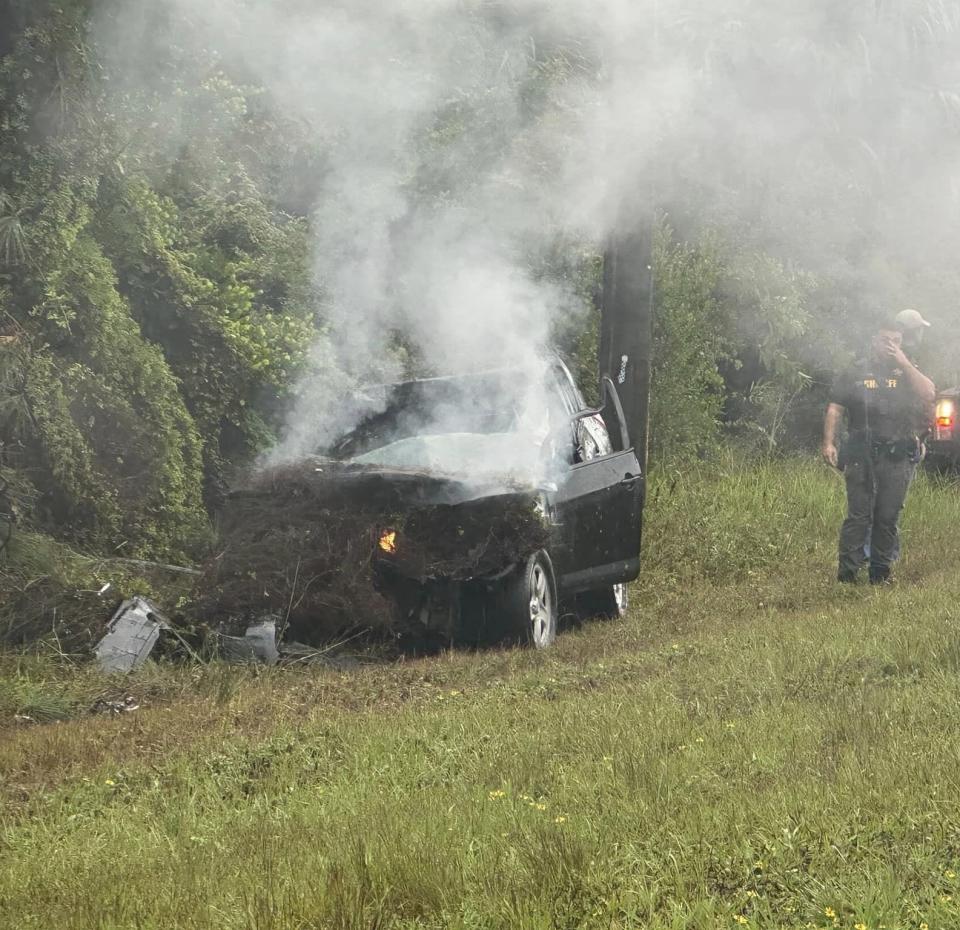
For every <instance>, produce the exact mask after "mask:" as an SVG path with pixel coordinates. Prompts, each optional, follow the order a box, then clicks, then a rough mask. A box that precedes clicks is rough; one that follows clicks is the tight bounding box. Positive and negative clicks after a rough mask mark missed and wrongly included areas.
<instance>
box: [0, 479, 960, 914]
mask: <svg viewBox="0 0 960 930" xmlns="http://www.w3.org/2000/svg"><path fill="white" fill-rule="evenodd" d="M841 491H842V489H841V485H840V482H839V480H838V479H837V478H836V477H835V476H833V475H831V474H829V473H827V472H826V471H825V470H822V469H820V468H818V467H816V466H814V465H812V464H811V465H807V464H791V465H771V466H765V467H756V468H738V467H733V466H730V467H727V468H715V469H712V470H710V471H709V472H707V471H705V472H704V473H702V474H691V473H684V474H680V473H677V474H675V475H673V474H663V475H660V476H659V479H658V481H657V482H656V485H655V488H654V489H653V490H652V492H651V499H650V502H649V511H648V527H647V554H646V569H645V576H644V579H643V580H642V581H641V582H640V583H639V584H638V585H637V586H636V587H635V590H634V591H633V599H634V606H633V608H632V610H631V614H630V616H629V619H628V620H627V621H626V622H619V623H609V622H608V623H593V624H588V625H586V626H585V627H583V628H581V629H578V630H570V631H569V632H567V633H566V634H564V635H563V636H562V637H561V638H560V640H559V642H558V644H557V646H556V648H554V649H553V650H551V651H550V652H549V653H547V654H534V653H531V652H523V651H516V650H510V651H494V652H486V653H482V654H474V655H471V654H465V653H461V654H450V655H445V656H442V657H440V658H437V659H431V660H417V661H408V662H403V663H392V664H389V665H385V666H384V665H380V666H372V667H363V668H359V669H357V670H355V671H350V672H335V671H331V670H308V669H300V670H283V671H269V672H260V673H257V672H255V671H249V670H243V669H237V668H230V667H224V666H216V665H213V666H208V667H202V668H187V667H180V668H173V667H166V668H165V667H162V666H149V667H146V668H144V669H143V670H142V671H140V672H138V673H137V674H136V675H135V676H134V677H132V678H131V679H130V680H129V681H109V680H105V679H103V678H100V677H99V676H97V675H96V674H95V673H93V672H92V671H90V670H89V669H84V668H66V669H65V668H63V667H62V664H58V663H57V662H55V661H54V660H52V659H49V658H43V657H31V658H25V657H12V656H10V657H7V658H5V659H2V660H0V927H3V928H7V927H10V928H33V927H36V928H51V930H53V928H56V930H79V928H103V930H108V928H109V930H119V928H151V930H153V928H157V930H161V928H162V930H171V928H197V930H199V928H230V930H234V928H236V930H241V928H242V930H273V928H276V930H308V928H317V930H319V928H328V927H329V928H356V930H361V928H363V930H366V928H370V930H373V928H440V927H452V928H463V930H467V928H471V930H473V928H476V930H480V928H495V927H496V928H499V927H505V928H506V927H508V928H531V930H533V928H553V927H557V928H594V927H596V928H628V927H630V928H675V930H679V928H726V927H738V926H744V927H755V928H759V927H764V928H774V927H776V928H806V927H816V928H829V927H844V928H851V930H853V928H858V930H859V928H863V927H866V928H870V930H878V928H889V930H894V928H913V930H921V928H929V930H949V928H957V927H960V877H958V876H960V741H958V739H957V735H956V730H957V727H958V722H960V626H958V619H960V604H958V595H960V574H958V571H957V561H958V548H960V546H958V544H960V487H958V486H955V485H946V484H944V485H934V484H932V483H928V482H926V481H924V482H921V483H919V484H918V485H917V486H916V488H915V491H914V493H913V496H912V499H911V501H910V506H909V513H908V518H907V521H906V532H905V559H904V561H903V563H902V564H901V566H900V571H899V573H898V578H899V583H898V584H897V585H896V586H895V587H893V588H890V589H885V590H874V589H870V588H869V587H867V586H865V585H864V586H858V587H855V588H840V587H839V586H837V585H836V584H835V583H834V582H833V581H832V573H833V564H834V538H835V531H836V529H837V525H838V520H839V515H840V508H841V496H842V495H841ZM118 689H124V690H128V691H129V692H130V693H132V694H134V695H136V696H137V698H138V699H140V700H141V702H142V705H143V706H142V708H141V709H140V710H139V711H137V712H136V713H132V714H128V715H124V716H122V717H119V718H105V717H98V716H90V715H89V714H87V713H85V710H86V709H87V708H89V706H90V705H91V704H92V703H93V701H94V700H95V699H96V697H97V696H98V695H100V694H102V693H105V692H106V693H111V694H112V693H114V692H116V693H122V690H118ZM16 714H25V715H29V716H31V717H34V718H35V719H46V720H57V719H59V721H60V722H49V723H44V724H29V723H22V722H20V723H18V722H16V720H15V715H16Z"/></svg>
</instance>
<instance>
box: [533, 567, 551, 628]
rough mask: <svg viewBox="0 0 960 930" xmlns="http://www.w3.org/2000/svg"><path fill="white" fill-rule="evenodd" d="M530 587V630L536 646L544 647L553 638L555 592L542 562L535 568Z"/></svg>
mask: <svg viewBox="0 0 960 930" xmlns="http://www.w3.org/2000/svg"><path fill="white" fill-rule="evenodd" d="M531 582H532V584H531V585H530V629H531V632H532V635H533V643H534V645H535V646H544V645H546V644H548V643H549V642H550V641H551V640H552V638H553V592H552V591H551V590H550V578H549V577H548V576H547V572H546V569H545V568H544V567H543V565H542V564H541V563H540V562H537V563H536V564H535V565H534V566H533V577H532V578H531Z"/></svg>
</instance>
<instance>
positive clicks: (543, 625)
mask: <svg viewBox="0 0 960 930" xmlns="http://www.w3.org/2000/svg"><path fill="white" fill-rule="evenodd" d="M501 609H502V610H503V612H504V615H505V616H504V619H505V620H506V621H507V623H508V624H509V628H510V631H511V633H512V634H513V638H515V639H518V640H519V641H520V642H522V643H525V644H527V645H530V646H533V647H534V648H535V649H545V648H546V647H547V646H549V645H551V644H552V643H553V641H554V640H555V639H556V638H557V591H556V585H555V583H554V578H553V565H552V564H551V562H550V557H549V556H548V555H547V553H546V552H544V551H543V550H542V549H541V550H540V551H539V552H535V553H534V554H533V555H531V556H530V558H529V559H527V562H526V564H525V565H524V566H522V567H521V568H520V570H519V571H517V572H516V573H515V574H514V575H513V576H512V577H511V578H510V579H508V581H507V582H506V584H505V586H504V589H503V598H502V602H501Z"/></svg>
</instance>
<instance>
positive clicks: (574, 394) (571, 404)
mask: <svg viewBox="0 0 960 930" xmlns="http://www.w3.org/2000/svg"><path fill="white" fill-rule="evenodd" d="M552 373H553V378H554V380H555V381H556V384H557V387H558V388H559V390H560V395H561V397H563V403H564V406H565V407H566V408H567V411H568V412H569V413H570V414H574V413H579V412H580V411H581V410H583V409H584V404H583V398H582V397H581V396H580V392H579V391H578V390H577V389H576V386H575V385H574V383H573V382H572V381H571V380H570V378H569V377H568V376H567V373H566V372H565V371H564V370H563V369H562V368H554V369H553V370H552Z"/></svg>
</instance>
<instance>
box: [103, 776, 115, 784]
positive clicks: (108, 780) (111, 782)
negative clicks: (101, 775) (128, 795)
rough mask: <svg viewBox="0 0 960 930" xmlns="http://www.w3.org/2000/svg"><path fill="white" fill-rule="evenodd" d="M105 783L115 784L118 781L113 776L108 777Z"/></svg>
mask: <svg viewBox="0 0 960 930" xmlns="http://www.w3.org/2000/svg"><path fill="white" fill-rule="evenodd" d="M104 784H105V785H115V784H116V782H115V781H114V780H113V779H112V778H108V779H107V780H106V781H105V782H104Z"/></svg>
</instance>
